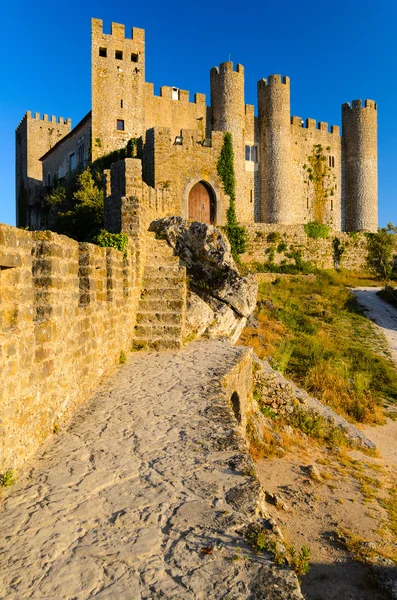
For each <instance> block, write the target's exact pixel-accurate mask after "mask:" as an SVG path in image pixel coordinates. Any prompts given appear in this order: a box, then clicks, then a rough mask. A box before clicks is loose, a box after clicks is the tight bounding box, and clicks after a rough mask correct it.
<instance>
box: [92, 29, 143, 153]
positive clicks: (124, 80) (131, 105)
mask: <svg viewBox="0 0 397 600" xmlns="http://www.w3.org/2000/svg"><path fill="white" fill-rule="evenodd" d="M91 24H92V54H91V92H92V159H93V160H95V159H96V158H98V157H99V156H103V155H104V154H107V153H108V152H112V151H113V150H117V149H119V148H123V147H124V146H125V145H126V144H127V142H128V140H129V139H131V138H137V137H140V136H142V134H143V129H144V95H143V94H144V82H145V32H144V30H143V29H137V28H136V27H134V28H133V29H132V35H131V38H126V37H125V30H124V25H120V24H118V23H112V26H111V33H110V34H106V33H103V24H102V21H101V20H100V19H92V21H91Z"/></svg>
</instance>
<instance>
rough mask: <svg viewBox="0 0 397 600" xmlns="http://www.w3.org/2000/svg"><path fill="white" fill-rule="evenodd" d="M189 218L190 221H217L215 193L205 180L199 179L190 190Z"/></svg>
mask: <svg viewBox="0 0 397 600" xmlns="http://www.w3.org/2000/svg"><path fill="white" fill-rule="evenodd" d="M188 219H189V221H200V222H201V223H214V222H215V197H214V193H213V191H212V190H211V188H210V186H208V185H207V184H206V183H205V182H204V181H198V182H197V183H195V184H194V186H193V187H192V189H191V190H190V193H189V201H188Z"/></svg>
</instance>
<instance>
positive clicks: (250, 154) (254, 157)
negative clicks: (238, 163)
mask: <svg viewBox="0 0 397 600" xmlns="http://www.w3.org/2000/svg"><path fill="white" fill-rule="evenodd" d="M245 160H250V161H252V162H258V147H257V146H246V147H245Z"/></svg>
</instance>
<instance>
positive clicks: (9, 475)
mask: <svg viewBox="0 0 397 600" xmlns="http://www.w3.org/2000/svg"><path fill="white" fill-rule="evenodd" d="M13 483H15V477H14V471H13V470H12V469H7V470H6V471H4V473H0V487H5V488H7V487H10V485H12V484H13Z"/></svg>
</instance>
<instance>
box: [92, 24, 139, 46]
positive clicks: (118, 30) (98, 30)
mask: <svg viewBox="0 0 397 600" xmlns="http://www.w3.org/2000/svg"><path fill="white" fill-rule="evenodd" d="M91 27H92V33H93V35H94V34H95V35H97V36H98V35H101V36H107V37H112V38H113V39H115V40H133V41H134V42H139V43H143V42H144V41H145V30H144V29H140V28H139V27H132V29H131V37H130V38H128V37H126V35H125V26H124V25H122V24H121V23H113V22H112V23H111V25H110V33H105V32H104V30H103V21H102V19H91Z"/></svg>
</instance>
